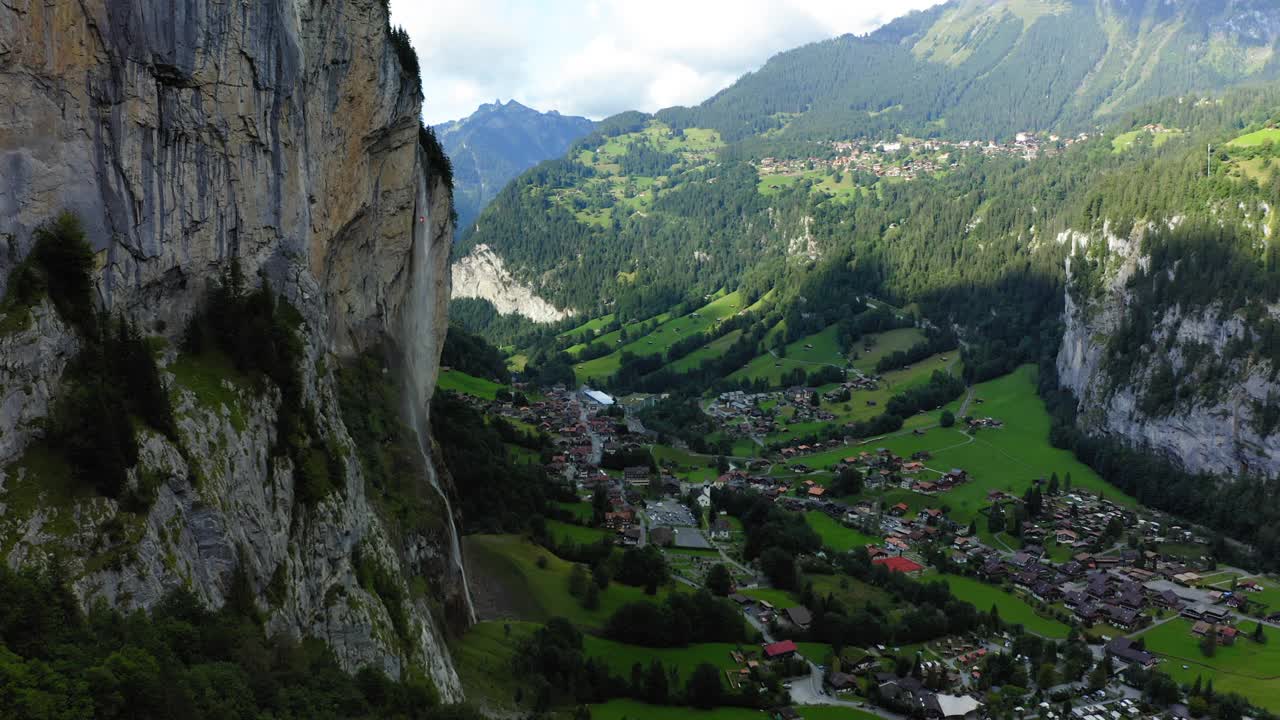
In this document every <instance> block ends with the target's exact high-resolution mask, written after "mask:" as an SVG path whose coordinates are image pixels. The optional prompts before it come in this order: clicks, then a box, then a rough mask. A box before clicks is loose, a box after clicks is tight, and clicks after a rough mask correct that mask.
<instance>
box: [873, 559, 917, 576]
mask: <svg viewBox="0 0 1280 720" xmlns="http://www.w3.org/2000/svg"><path fill="white" fill-rule="evenodd" d="M871 562H873V563H875V564H876V565H884V566H885V567H887V568H889V570H890V571H891V572H901V573H913V572H916V571H919V570H923V569H924V566H923V565H921V564H920V563H918V562H915V561H913V560H908V559H907V558H904V557H888V558H876V559H875V560H872V561H871Z"/></svg>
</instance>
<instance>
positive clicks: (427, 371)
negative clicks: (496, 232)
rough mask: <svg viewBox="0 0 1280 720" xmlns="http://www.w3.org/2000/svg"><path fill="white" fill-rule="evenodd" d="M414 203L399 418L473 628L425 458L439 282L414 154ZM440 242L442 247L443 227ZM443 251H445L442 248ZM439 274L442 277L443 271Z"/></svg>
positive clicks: (453, 532)
mask: <svg viewBox="0 0 1280 720" xmlns="http://www.w3.org/2000/svg"><path fill="white" fill-rule="evenodd" d="M418 165H419V167H420V168H421V171H420V172H419V173H418V181H417V200H416V203H415V205H416V207H415V208H414V218H413V220H414V223H413V250H412V253H413V256H412V260H411V263H410V275H409V292H408V295H407V297H406V298H405V305H404V308H403V309H402V310H401V319H402V327H401V347H402V348H403V351H404V375H405V379H404V381H405V382H406V383H407V384H408V389H409V392H407V393H405V402H406V403H407V405H408V407H406V408H405V416H406V417H407V418H408V419H409V425H410V427H412V428H413V432H414V435H415V437H417V439H418V452H420V453H421V454H422V462H423V464H424V465H425V466H426V472H427V480H428V481H429V482H430V483H431V487H433V488H435V490H436V492H437V493H439V494H440V499H441V500H443V501H444V511H445V517H446V518H448V520H449V540H450V547H451V552H452V555H453V562H454V564H455V565H456V566H457V568H458V574H459V575H460V576H461V577H462V596H463V598H464V600H465V602H466V607H467V622H469V623H475V621H476V610H475V606H474V605H473V604H472V602H471V587H470V585H469V584H468V583H467V568H466V566H465V565H464V564H463V562H462V545H461V543H460V542H459V540H458V528H457V526H456V525H455V524H454V521H453V505H452V504H451V503H450V502H449V495H448V494H447V493H446V492H445V491H444V488H442V487H440V478H439V476H438V475H437V473H436V466H435V463H434V462H433V461H432V459H431V438H430V436H429V435H428V428H429V427H430V425H429V422H428V421H429V417H428V414H429V412H430V405H429V403H430V401H431V393H432V392H433V390H434V388H435V374H436V372H438V371H439V364H440V349H441V348H440V342H441V341H440V337H442V333H441V334H438V332H439V331H440V328H437V327H435V317H436V312H435V309H436V304H437V303H438V302H442V300H441V299H440V298H439V297H437V293H436V287H437V285H438V284H439V283H440V282H442V281H443V278H439V277H436V275H437V274H438V273H437V272H436V268H435V264H434V263H432V261H431V250H432V240H433V238H432V225H433V223H432V217H431V198H430V191H429V188H428V185H427V183H428V178H427V176H426V168H427V158H426V157H425V156H424V154H423V152H422V150H421V149H419V150H418ZM445 236H446V237H445V239H444V240H443V242H445V243H448V242H449V240H448V233H447V228H446V232H445ZM445 247H446V252H447V247H448V246H447V245H446V246H445ZM443 272H448V270H447V269H444V270H443Z"/></svg>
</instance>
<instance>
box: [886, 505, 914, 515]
mask: <svg viewBox="0 0 1280 720" xmlns="http://www.w3.org/2000/svg"><path fill="white" fill-rule="evenodd" d="M910 509H911V506H910V505H907V504H906V503H898V504H897V505H894V506H893V507H891V508H889V514H890V515H893V516H895V517H902V516H903V515H906V514H907V511H908V510H910Z"/></svg>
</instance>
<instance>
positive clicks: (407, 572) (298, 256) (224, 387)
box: [0, 0, 466, 699]
mask: <svg viewBox="0 0 1280 720" xmlns="http://www.w3.org/2000/svg"><path fill="white" fill-rule="evenodd" d="M387 29H388V25H387V10H386V7H385V3H384V2H382V1H381V0H343V1H342V2H313V1H312V0H267V1H264V2H248V1H244V0H234V1H233V2H225V3H208V2H199V1H197V0H178V1H177V2H171V1H169V0H165V2H159V1H158V0H82V1H79V2H72V1H70V0H54V1H53V2H35V1H34V0H13V1H11V2H6V3H4V4H0V95H2V96H3V97H4V98H5V101H6V107H7V110H6V111H5V112H4V113H0V168H3V171H0V175H2V176H3V178H4V181H3V182H0V239H3V240H5V242H6V243H7V248H5V249H6V250H7V252H3V253H0V291H2V290H3V285H4V283H5V280H6V279H7V277H8V276H9V274H10V270H12V268H13V267H15V265H16V264H17V263H19V262H21V261H22V259H23V257H25V256H26V254H27V253H28V251H29V250H30V247H31V245H32V242H33V240H32V232H33V229H34V228H36V227H37V226H39V225H40V224H41V223H43V222H45V221H47V220H49V219H50V218H51V217H53V216H54V215H56V214H57V213H58V212H60V211H62V210H64V209H68V210H71V211H74V212H75V213H76V214H77V215H78V216H79V217H80V218H81V220H82V221H83V223H84V225H85V227H86V230H87V232H88V236H89V238H90V240H91V242H92V244H93V247H94V250H95V251H96V252H97V257H98V265H99V271H100V273H99V277H98V280H99V282H98V289H99V293H100V298H101V300H102V302H103V304H104V306H106V307H108V308H109V309H111V310H112V311H113V312H117V313H122V314H124V315H127V316H129V317H131V318H133V319H134V320H136V321H137V322H138V323H139V325H140V326H141V327H142V328H143V329H144V331H146V332H148V333H151V334H156V335H160V336H163V337H166V338H167V339H168V340H169V341H170V343H169V349H168V350H166V351H165V357H164V358H163V361H162V362H163V364H164V365H165V366H166V368H167V370H166V371H165V372H164V375H165V378H166V380H167V382H168V385H169V388H170V391H171V396H172V397H173V399H174V404H175V412H176V414H177V416H178V422H179V435H180V438H179V441H178V442H176V443H175V442H171V441H169V440H166V439H164V438H162V437H159V436H146V437H145V438H144V439H143V442H142V459H141V461H140V463H139V465H138V467H137V468H136V469H135V471H134V473H135V475H138V474H146V475H147V477H148V478H151V479H156V480H157V481H158V484H159V491H158V497H157V499H156V501H155V502H154V503H153V505H152V506H151V507H150V509H149V510H148V511H147V512H146V513H145V515H142V516H138V515H135V514H133V513H126V512H123V511H122V509H121V508H120V507H119V506H118V505H117V503H116V502H115V501H112V500H108V499H105V498H93V499H73V500H67V499H62V501H59V500H58V499H56V498H54V497H52V496H51V495H50V494H49V493H43V494H42V492H41V490H40V489H39V485H38V482H39V477H38V475H39V468H38V465H37V464H36V463H33V462H31V461H30V459H29V458H27V457H25V455H24V452H25V449H26V448H27V447H28V446H29V441H30V439H31V437H32V434H33V428H34V427H36V424H35V421H36V420H38V418H39V417H40V416H42V415H43V414H44V413H45V412H46V411H47V408H48V404H49V399H50V398H51V397H53V396H55V395H56V393H57V391H58V377H59V376H60V374H61V372H62V370H63V368H64V367H65V365H66V362H67V361H68V359H69V358H70V357H71V356H73V355H74V353H75V351H76V349H77V341H76V338H75V336H74V334H73V333H72V332H71V331H70V330H69V329H68V328H67V327H66V326H64V325H62V324H61V323H60V322H59V321H58V319H57V316H56V314H55V313H53V312H52V310H51V309H50V308H49V307H48V306H47V305H41V306H39V307H37V308H36V309H35V311H34V313H33V317H32V320H31V322H30V324H28V325H26V326H25V327H17V328H16V329H12V330H9V331H7V333H8V334H6V335H4V336H2V337H0V466H3V471H0V556H2V557H4V558H5V559H6V561H7V562H8V563H9V564H10V565H14V566H16V565H21V564H24V563H38V562H42V561H44V560H45V559H46V558H49V557H53V556H58V557H60V558H62V559H64V560H70V564H71V568H70V569H71V571H72V575H73V577H74V578H75V580H74V582H75V588H76V590H77V592H78V593H79V594H80V595H81V596H82V597H83V598H84V600H85V601H86V602H90V601H92V599H94V598H104V599H106V600H108V601H109V602H112V603H114V604H116V605H119V606H122V607H126V608H128V607H149V606H151V605H152V604H154V603H155V602H156V601H157V600H158V599H159V598H160V597H161V596H162V595H163V594H164V593H165V592H166V591H168V590H170V589H172V588H175V587H179V586H185V587H189V588H191V589H192V590H193V591H194V592H195V593H196V594H197V595H198V596H199V597H201V598H202V599H204V600H205V601H206V602H208V603H209V604H211V605H213V606H218V605H220V604H222V603H223V602H224V600H225V597H226V594H227V592H228V589H229V586H230V582H231V579H232V575H233V571H234V569H235V568H236V567H237V566H239V567H242V568H243V569H244V571H245V574H246V575H247V577H248V579H249V581H250V583H251V584H252V586H253V587H254V588H255V589H256V590H257V591H258V595H259V605H260V606H261V608H262V610H263V611H264V613H265V615H266V617H267V618H268V626H269V627H270V628H271V629H272V630H273V631H276V632H286V633H290V634H292V635H295V636H301V635H313V636H318V637H321V638H323V639H326V640H327V641H328V642H329V643H330V645H331V646H332V647H333V648H334V650H335V652H336V653H337V655H338V657H339V658H340V659H341V661H342V663H343V665H344V666H345V667H347V668H349V669H352V670H354V669H357V668H359V667H363V666H366V665H372V666H375V667H379V668H382V669H383V670H385V671H387V672H388V673H390V674H391V675H393V676H398V675H399V674H400V673H401V671H402V670H403V669H404V668H405V667H406V666H409V665H414V666H417V667H419V668H421V669H423V670H424V671H426V672H427V673H428V675H429V676H430V677H431V678H432V679H433V680H434V681H435V683H436V685H437V687H438V688H439V689H440V691H441V694H442V696H444V697H445V698H447V699H458V698H459V697H460V696H461V687H460V684H459V682H458V678H457V675H456V673H455V672H454V670H453V666H452V662H451V661H450V658H449V654H448V651H447V648H446V646H445V643H444V635H445V633H446V627H445V625H446V622H445V618H465V614H464V613H461V612H457V611H454V610H451V608H457V607H460V606H465V605H466V603H465V597H464V596H463V595H462V592H463V591H462V589H461V588H462V587H463V586H464V583H463V582H462V577H461V574H460V573H461V570H460V569H459V566H460V565H461V563H459V562H456V558H453V551H452V550H451V548H453V547H456V539H455V538H453V537H452V530H451V525H452V523H450V522H448V520H449V519H451V518H450V512H449V510H448V509H447V503H446V502H444V501H442V502H441V503H440V512H439V517H437V518H434V519H429V520H428V521H424V522H423V523H420V525H419V529H418V530H415V531H413V532H407V531H401V530H399V529H397V528H395V527H392V526H391V525H389V524H388V523H387V522H385V521H384V520H383V519H381V518H380V516H379V513H378V511H377V508H376V507H375V505H374V503H373V501H372V500H371V499H370V498H369V497H368V496H367V494H366V491H365V483H364V478H363V477H362V473H361V467H360V463H359V462H357V461H356V460H355V458H356V457H357V455H356V453H355V452H354V447H353V444H352V442H351V439H350V437H349V435H348V433H347V431H346V428H345V426H344V424H343V420H342V416H341V412H340V409H339V407H338V402H337V392H336V388H335V376H334V368H335V367H336V366H337V365H338V364H339V362H340V361H342V360H343V359H345V358H348V357H350V356H352V355H355V354H356V353H359V352H362V351H364V350H366V349H369V348H371V347H373V346H375V345H381V344H384V343H386V344H389V345H391V346H393V347H399V348H401V349H405V348H406V347H407V346H408V345H409V344H410V343H417V342H418V339H417V338H405V337H403V335H404V331H405V329H406V328H416V329H420V330H422V331H423V332H424V333H425V335H426V336H427V338H426V340H425V348H423V349H421V350H420V352H419V354H420V355H422V356H424V357H425V358H426V359H425V360H422V361H421V362H419V363H418V365H419V367H420V368H421V374H420V375H419V376H418V377H416V378H414V381H413V386H412V389H413V392H412V393H410V394H407V395H406V397H408V398H414V399H416V400H417V401H418V402H420V403H425V400H426V399H427V398H429V396H430V394H431V392H432V391H433V389H434V382H435V378H434V373H435V370H436V367H437V366H438V356H439V351H440V343H441V341H442V338H443V332H444V328H445V327H446V324H447V322H446V318H445V312H446V306H447V298H448V295H449V290H448V280H449V275H448V270H447V268H448V259H449V247H450V242H451V237H452V233H453V227H452V221H451V219H450V218H451V215H452V212H451V199H450V191H449V188H448V187H447V185H446V184H445V180H444V173H443V172H442V169H441V168H436V167H432V166H431V162H430V161H429V160H428V159H427V158H428V156H427V155H426V154H424V153H423V152H421V151H420V149H419V148H420V139H419V119H418V118H419V115H420V110H421V101H422V96H421V91H420V89H419V86H418V82H417V79H416V78H413V77H410V76H408V75H406V74H405V72H404V71H403V70H402V68H401V65H400V62H399V60H398V59H397V55H396V51H395V49H394V48H393V47H392V45H391V43H390V41H389V37H388V32H387ZM415 229H416V231H415ZM415 252H421V255H422V257H423V258H424V259H425V260H424V262H423V264H421V265H420V266H418V267H415V266H414V263H412V262H411V260H412V258H413V257H414V256H415ZM233 258H235V259H237V260H238V261H239V263H240V264H241V266H242V268H243V270H244V272H245V274H246V276H247V277H250V278H261V281H269V282H270V283H271V286H272V288H273V290H275V291H276V292H277V294H279V295H280V296H281V297H283V298H285V299H287V300H288V301H289V302H290V303H291V304H292V305H293V306H294V307H296V308H297V309H298V310H299V312H300V313H301V316H302V332H301V334H302V336H303V340H304V343H303V344H304V355H305V358H304V363H303V368H302V370H303V376H304V377H303V379H304V386H305V390H304V392H305V396H306V397H305V401H306V404H307V405H308V406H309V407H311V408H314V412H315V415H316V420H317V424H318V425H319V426H320V430H321V432H323V434H324V435H325V436H326V437H328V438H329V439H330V441H331V442H333V443H334V444H335V445H336V446H338V447H340V448H343V449H344V450H345V460H344V463H345V468H344V470H345V472H344V477H345V483H344V486H343V487H342V488H341V489H340V491H339V492H336V493H332V494H331V495H329V496H328V497H326V498H325V499H324V500H323V501H321V502H320V503H318V504H316V505H315V506H307V505H303V504H301V503H298V502H295V499H294V497H293V487H294V480H293V468H292V467H290V465H289V461H288V460H287V459H285V458H282V457H273V453H272V452H271V447H272V445H273V443H274V441H275V432H276V431H275V427H276V412H277V406H278V394H273V393H271V392H267V393H263V392H261V391H260V390H258V389H257V388H255V387H249V386H246V385H244V384H241V383H238V382H237V381H236V380H235V379H234V378H222V379H217V378H216V377H215V378H214V379H213V380H212V381H210V380H209V378H207V377H203V378H200V380H199V382H195V381H192V378H191V377H190V376H189V374H190V373H192V372H196V373H198V372H200V371H201V369H200V368H191V367H187V366H185V365H184V363H183V360H182V359H181V358H180V357H179V356H178V355H177V353H176V352H175V350H174V349H173V348H175V347H176V345H177V343H176V341H177V340H178V339H179V337H180V336H181V333H182V330H183V328H184V327H185V326H186V323H187V320H188V318H189V317H190V316H191V315H192V313H193V311H194V310H195V308H196V307H197V306H198V305H199V303H200V302H201V300H202V298H203V297H204V295H205V291H206V289H207V287H208V285H209V282H210V281H211V280H212V279H214V278H216V277H218V275H219V273H220V272H221V271H222V270H223V269H224V268H226V267H227V265H228V263H229V262H230V260H231V259H233ZM255 282H257V280H255ZM415 283H426V284H428V285H429V288H428V289H427V291H426V292H420V293H415V287H414V286H415ZM415 296H420V297H421V298H422V301H418V302H411V300H410V298H412V297H415ZM407 317H411V318H412V321H411V322H409V321H406V318H407ZM432 353H434V355H435V358H434V360H432V359H431V357H430V355H431V354H432ZM424 432H425V428H424ZM429 444H430V443H429V442H428V443H425V445H426V446H429ZM422 482H423V483H427V482H428V480H427V478H425V477H424V478H423V479H422ZM33 485H34V489H33ZM15 490H22V491H23V492H21V493H19V492H15ZM19 495H21V496H23V497H36V498H38V501H37V502H36V503H35V504H34V505H32V504H30V503H19V502H17V501H16V500H15V498H16V497H18V496H19ZM357 549H359V552H357ZM357 555H359V556H360V557H362V558H365V559H366V560H367V561H370V562H372V561H376V562H379V563H381V564H382V565H383V566H384V567H386V568H389V569H391V570H392V571H393V573H394V574H395V575H396V576H398V577H399V578H400V579H401V581H402V582H403V583H404V584H405V588H406V591H405V596H406V597H411V598H412V601H411V603H410V607H409V608H407V612H408V616H409V621H410V622H409V624H408V628H409V632H408V636H407V637H406V636H405V634H404V633H403V632H401V633H399V634H397V633H396V632H394V631H393V630H392V623H391V620H390V615H389V608H388V605H387V604H386V603H384V602H383V600H382V599H380V598H379V597H377V596H376V595H374V594H372V593H371V592H369V591H367V590H366V589H364V588H362V587H361V586H360V584H359V583H358V582H357V579H356V572H355V561H354V558H355V557H356V556H357ZM415 575H418V576H421V578H422V581H421V582H418V583H415V584H417V585H419V586H421V585H424V584H425V585H426V586H427V587H428V590H427V592H425V593H421V592H419V593H413V592H410V591H409V590H408V588H409V587H410V585H411V584H410V582H409V580H410V578H412V577H414V576H415Z"/></svg>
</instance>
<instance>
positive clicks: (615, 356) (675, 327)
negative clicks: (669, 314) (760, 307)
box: [574, 291, 744, 382]
mask: <svg viewBox="0 0 1280 720" xmlns="http://www.w3.org/2000/svg"><path fill="white" fill-rule="evenodd" d="M742 302H743V301H742V296H741V295H740V294H739V293H738V292H736V291H735V292H731V293H727V294H724V295H721V296H719V297H717V298H715V299H714V300H712V301H711V302H709V303H707V304H706V305H704V306H702V307H700V308H698V309H697V310H695V311H693V312H691V313H689V314H688V315H683V316H681V317H678V318H674V319H671V320H666V321H665V322H662V323H661V324H659V325H658V326H657V327H656V328H654V329H653V332H651V333H649V334H647V335H644V336H642V337H639V338H637V339H635V340H632V341H631V342H629V343H627V344H626V345H623V346H622V347H621V348H619V349H617V350H615V351H614V352H612V353H610V354H608V355H605V356H603V357H599V358H596V359H594V360H588V361H587V362H584V363H579V364H578V365H575V366H574V374H575V375H576V376H577V378H578V380H579V381H581V382H588V381H590V380H595V379H603V378H607V377H609V376H610V375H612V374H613V373H615V372H617V371H618V368H619V367H621V365H622V353H624V352H629V353H631V354H632V355H636V356H647V355H657V354H660V353H665V352H666V351H667V350H669V349H670V348H671V346H672V345H674V344H675V343H676V342H678V341H679V340H681V339H682V338H686V337H689V336H690V335H694V334H697V333H700V332H704V331H706V330H708V329H710V328H712V327H714V326H715V325H716V324H718V323H719V322H720V321H721V320H723V319H725V318H727V317H730V316H732V315H734V314H735V313H738V312H740V311H742V310H743V309H744V308H743V307H742ZM606 337H608V336H606ZM615 342H616V341H615Z"/></svg>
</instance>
